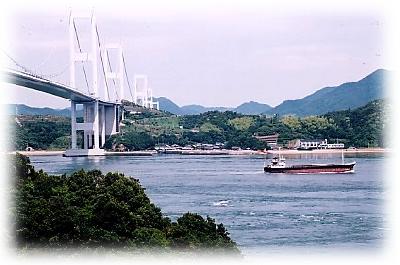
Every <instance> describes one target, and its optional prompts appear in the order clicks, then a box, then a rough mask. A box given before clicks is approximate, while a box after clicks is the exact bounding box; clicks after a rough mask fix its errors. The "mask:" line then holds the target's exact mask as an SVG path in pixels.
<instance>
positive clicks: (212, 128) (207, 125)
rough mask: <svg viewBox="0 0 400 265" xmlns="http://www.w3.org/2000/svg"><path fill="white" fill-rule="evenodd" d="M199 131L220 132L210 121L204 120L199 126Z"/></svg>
mask: <svg viewBox="0 0 400 265" xmlns="http://www.w3.org/2000/svg"><path fill="white" fill-rule="evenodd" d="M200 132H205V133H208V132H216V133H220V132H221V129H219V128H218V127H217V126H216V125H214V124H212V123H210V122H205V123H203V124H202V125H201V126H200Z"/></svg>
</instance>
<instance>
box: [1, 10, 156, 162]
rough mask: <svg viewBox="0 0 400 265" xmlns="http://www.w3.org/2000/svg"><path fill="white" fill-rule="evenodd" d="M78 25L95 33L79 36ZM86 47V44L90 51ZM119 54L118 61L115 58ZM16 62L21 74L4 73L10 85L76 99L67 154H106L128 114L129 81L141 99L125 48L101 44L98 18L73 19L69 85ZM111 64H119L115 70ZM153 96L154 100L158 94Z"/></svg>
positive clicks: (78, 17) (72, 112) (70, 19)
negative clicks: (79, 110) (131, 79)
mask: <svg viewBox="0 0 400 265" xmlns="http://www.w3.org/2000/svg"><path fill="white" fill-rule="evenodd" d="M78 21H79V22H82V21H84V22H89V25H90V27H89V34H87V35H86V36H83V37H86V40H83V39H82V36H79V35H78V30H77V28H78ZM80 37H81V38H80ZM81 43H85V46H83V45H81ZM115 54H116V58H110V57H111V56H112V55H115ZM10 59H11V61H12V62H13V63H14V64H15V65H16V66H17V67H18V69H19V70H14V69H5V70H2V73H3V76H4V80H6V82H9V83H11V84H15V85H18V86H22V87H26V88H29V89H33V90H37V91H41V92H44V93H48V94H51V95H54V96H57V97H61V98H64V99H68V100H70V102H71V145H70V146H71V148H70V149H69V150H67V151H66V152H65V155H66V156H89V155H104V149H103V146H104V143H105V141H106V137H107V136H110V135H112V134H116V133H119V131H120V122H121V120H123V115H124V113H123V106H122V101H123V100H124V99H125V94H124V82H125V81H126V83H127V84H128V88H129V89H130V92H131V93H130V94H131V96H132V100H133V99H134V97H137V96H136V95H133V93H132V88H131V86H130V83H129V79H128V74H127V69H126V65H125V60H124V55H123V51H122V47H121V45H120V44H116V43H109V44H102V43H101V39H100V35H99V31H98V28H97V24H96V18H95V16H94V14H93V13H89V14H87V13H86V14H84V13H83V14H77V13H71V14H70V17H69V74H70V83H69V85H66V84H61V83H58V82H54V81H51V80H49V79H48V78H47V77H43V76H40V75H38V74H36V73H33V72H32V71H30V70H29V69H28V68H26V67H24V66H22V65H21V64H19V63H18V62H17V61H15V60H14V59H13V58H11V57H10ZM112 59H115V60H112ZM111 62H117V63H116V65H113V64H112V63H111ZM85 66H86V67H88V68H85ZM99 66H100V67H99ZM80 70H82V72H81V71H80ZM89 70H90V71H89ZM99 73H102V74H103V75H102V76H103V77H104V80H101V79H100V77H99ZM78 74H80V75H78ZM124 74H125V79H124ZM82 81H83V82H82ZM101 81H103V82H101ZM112 85H113V86H112ZM82 88H83V89H82ZM83 90H84V92H83ZM147 92H148V93H150V96H149V97H150V98H151V99H152V91H151V90H148V91H147ZM150 103H151V104H153V105H156V107H157V108H158V103H157V104H155V102H153V101H152V100H151V101H150ZM78 105H81V106H82V109H83V122H77V108H78ZM146 107H149V105H148V104H147V105H146ZM79 133H82V135H83V146H82V147H78V146H77V138H78V134H79Z"/></svg>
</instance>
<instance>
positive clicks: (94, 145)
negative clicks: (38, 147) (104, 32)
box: [65, 13, 123, 156]
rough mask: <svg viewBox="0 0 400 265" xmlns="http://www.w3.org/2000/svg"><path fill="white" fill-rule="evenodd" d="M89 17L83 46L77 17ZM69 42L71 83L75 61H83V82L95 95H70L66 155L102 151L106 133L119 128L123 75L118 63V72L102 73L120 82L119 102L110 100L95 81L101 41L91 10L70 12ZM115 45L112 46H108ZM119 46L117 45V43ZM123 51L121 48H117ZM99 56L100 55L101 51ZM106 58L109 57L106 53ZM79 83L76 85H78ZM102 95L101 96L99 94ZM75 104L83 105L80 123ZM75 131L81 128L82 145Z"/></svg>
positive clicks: (75, 80)
mask: <svg viewBox="0 0 400 265" xmlns="http://www.w3.org/2000/svg"><path fill="white" fill-rule="evenodd" d="M78 20H79V21H83V20H84V21H90V34H89V41H88V42H85V43H86V44H87V43H89V45H86V46H88V47H89V48H86V50H85V49H84V47H82V46H81V43H82V42H81V41H80V40H79V36H78V31H77V26H76V21H78ZM69 45H70V56H69V57H70V86H71V87H72V88H77V76H76V71H77V69H76V67H77V63H81V64H82V70H83V73H84V77H85V81H86V86H87V89H88V93H89V95H90V96H91V97H93V98H94V100H93V101H90V102H77V101H75V100H74V99H71V149H69V150H67V152H66V153H65V155H66V156H89V155H90V156H91V155H104V149H102V147H103V145H104V143H105V138H106V135H111V134H114V133H118V132H119V116H120V115H119V106H118V105H117V104H118V103H119V101H120V100H121V99H122V97H123V94H122V93H123V79H122V77H123V75H122V73H120V72H121V70H122V67H119V71H120V72H118V73H117V72H114V71H111V69H108V71H106V73H105V78H106V81H107V78H108V79H113V80H114V79H117V81H118V83H120V84H121V85H120V86H121V87H120V91H119V95H121V96H120V97H119V98H118V102H117V101H115V102H110V101H111V99H110V98H106V94H107V93H105V91H104V93H99V84H98V67H97V66H98V56H99V55H100V47H99V46H100V44H99V39H98V32H97V26H96V18H95V16H94V15H93V14H90V15H88V14H79V15H77V14H72V13H71V15H70V20H69ZM109 48H114V47H109ZM119 48H120V47H119ZM120 53H121V54H122V50H121V51H120ZM100 56H101V55H100ZM107 59H108V57H107ZM84 64H85V65H89V67H90V70H91V71H90V73H91V75H90V77H91V79H90V80H88V73H87V72H86V70H85V67H84ZM78 86H79V85H78ZM101 95H103V96H104V100H103V101H102V99H101V98H100V97H101ZM77 104H82V105H83V123H78V122H77V120H76V114H77V108H76V106H77ZM77 131H83V149H81V148H78V146H77Z"/></svg>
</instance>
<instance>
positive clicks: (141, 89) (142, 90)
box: [133, 75, 160, 110]
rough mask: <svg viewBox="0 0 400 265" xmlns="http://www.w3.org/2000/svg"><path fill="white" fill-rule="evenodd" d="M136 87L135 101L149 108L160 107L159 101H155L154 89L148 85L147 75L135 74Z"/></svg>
mask: <svg viewBox="0 0 400 265" xmlns="http://www.w3.org/2000/svg"><path fill="white" fill-rule="evenodd" d="M134 82H135V86H134V87H135V89H134V100H133V102H134V103H135V104H137V105H139V106H142V107H145V108H149V109H157V110H159V109H160V105H159V102H158V101H153V90H152V89H151V88H150V87H149V85H148V80H147V76H146V75H135V76H134Z"/></svg>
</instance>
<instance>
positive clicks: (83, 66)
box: [72, 21, 90, 95]
mask: <svg viewBox="0 0 400 265" xmlns="http://www.w3.org/2000/svg"><path fill="white" fill-rule="evenodd" d="M72 24H73V25H74V30H75V36H76V41H77V43H78V48H79V51H80V52H81V53H82V49H81V43H80V42H79V36H78V31H77V30H76V25H75V21H72ZM82 70H83V74H84V76H85V81H86V87H87V90H88V93H89V95H90V89H89V82H88V80H87V75H86V70H85V65H84V64H83V62H82Z"/></svg>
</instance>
